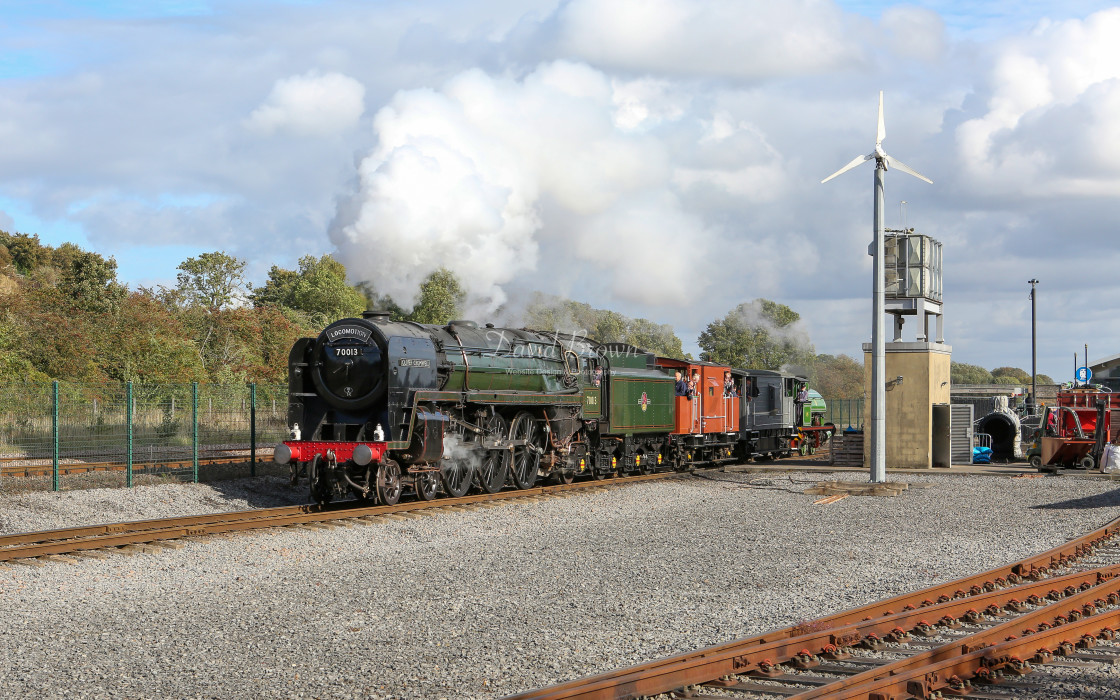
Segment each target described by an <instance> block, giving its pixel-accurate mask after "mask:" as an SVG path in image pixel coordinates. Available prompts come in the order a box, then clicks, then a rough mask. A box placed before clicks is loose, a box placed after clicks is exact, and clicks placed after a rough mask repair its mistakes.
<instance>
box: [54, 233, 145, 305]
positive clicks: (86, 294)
mask: <svg viewBox="0 0 1120 700" xmlns="http://www.w3.org/2000/svg"><path fill="white" fill-rule="evenodd" d="M54 258H55V261H56V263H58V268H59V270H60V271H61V277H60V279H59V282H58V289H59V291H60V292H61V293H62V294H63V295H64V296H65V297H66V298H67V299H69V300H70V301H71V302H72V303H73V305H74V306H75V307H76V308H78V309H80V310H82V311H88V312H90V313H95V314H100V313H113V312H115V311H117V309H119V308H120V304H121V302H122V301H123V300H124V298H125V296H126V295H127V294H128V290H127V289H126V288H125V286H124V285H122V284H120V283H119V282H117V261H116V260H114V259H113V258H109V259H105V258H103V257H102V256H100V255H98V254H97V253H89V252H86V251H84V250H82V249H81V248H78V247H77V246H76V245H74V244H72V243H63V244H62V245H61V246H59V247H58V249H57V250H56V251H55V255H54Z"/></svg>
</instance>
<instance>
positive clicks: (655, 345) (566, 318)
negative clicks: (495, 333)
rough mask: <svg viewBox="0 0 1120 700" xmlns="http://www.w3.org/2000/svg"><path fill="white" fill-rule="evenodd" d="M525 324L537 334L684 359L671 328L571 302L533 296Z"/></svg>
mask: <svg viewBox="0 0 1120 700" xmlns="http://www.w3.org/2000/svg"><path fill="white" fill-rule="evenodd" d="M524 324H525V326H526V327H527V328H535V329H537V330H546V331H561V332H564V333H576V334H579V335H586V336H587V337H588V338H591V339H593V340H597V341H599V342H601V343H629V344H630V345H633V346H635V347H639V348H642V349H643V350H647V351H649V352H652V353H656V354H657V355H660V356H662V357H684V350H683V348H682V344H681V339H680V338H679V337H677V334H676V332H675V331H674V330H673V327H672V326H670V325H668V324H658V323H654V322H653V321H650V320H647V319H644V318H629V317H627V316H624V315H622V314H620V313H618V312H617V311H610V310H607V309H595V308H592V307H591V306H590V305H589V304H584V303H582V302H578V301H572V300H571V299H560V298H557V297H552V296H547V295H543V294H537V295H535V296H534V297H533V301H532V302H531V303H530V304H529V307H528V309H526V312H525V318H524Z"/></svg>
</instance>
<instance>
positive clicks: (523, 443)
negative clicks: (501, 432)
mask: <svg viewBox="0 0 1120 700" xmlns="http://www.w3.org/2000/svg"><path fill="white" fill-rule="evenodd" d="M509 438H510V440H512V441H514V442H515V443H518V444H515V445H514V446H513V459H512V460H511V464H510V467H511V468H510V476H511V477H512V478H513V483H514V485H515V486H517V488H519V489H528V488H532V487H533V486H534V485H535V484H536V483H537V469H538V468H539V466H540V463H541V454H542V453H543V452H544V445H543V443H544V440H545V439H547V436H546V435H545V434H544V432H543V431H542V430H541V429H540V427H539V426H538V425H537V422H536V421H535V420H533V416H532V415H530V414H529V413H528V412H526V411H522V412H521V413H518V414H517V415H516V416H515V417H514V419H513V424H512V425H511V426H510V429H509Z"/></svg>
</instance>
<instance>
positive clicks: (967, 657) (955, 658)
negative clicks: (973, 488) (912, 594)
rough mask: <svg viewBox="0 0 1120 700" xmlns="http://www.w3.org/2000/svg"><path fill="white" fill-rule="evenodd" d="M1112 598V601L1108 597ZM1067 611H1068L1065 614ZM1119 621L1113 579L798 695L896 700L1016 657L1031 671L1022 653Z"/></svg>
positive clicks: (1119, 593) (1119, 598)
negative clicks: (909, 655) (917, 652)
mask: <svg viewBox="0 0 1120 700" xmlns="http://www.w3.org/2000/svg"><path fill="white" fill-rule="evenodd" d="M1106 597H1108V598H1109V600H1108V601H1105V600H1104V599H1105V598H1106ZM1101 603H1106V605H1110V606H1111V607H1110V608H1108V609H1105V610H1101V608H1102V607H1104V606H1101V605H1100V604H1101ZM1063 611H1064V613H1065V614H1061V613H1062V612H1063ZM1055 613H1058V614H1057V615H1055ZM1043 623H1045V626H1043ZM1118 624H1120V580H1116V579H1113V580H1110V581H1107V582H1104V583H1103V584H1102V585H1100V586H1096V587H1093V588H1089V589H1087V590H1084V591H1080V592H1079V593H1076V594H1074V595H1071V596H1069V597H1067V598H1063V599H1060V600H1058V601H1055V602H1054V603H1052V604H1050V605H1047V606H1045V607H1041V608H1038V609H1036V610H1032V611H1030V612H1027V613H1025V614H1023V615H1021V616H1019V617H1015V618H1013V619H1011V620H1008V621H1007V622H1004V623H1002V624H999V625H996V626H993V627H990V628H988V629H986V630H982V631H980V632H977V633H975V634H971V635H969V636H967V637H963V638H961V639H956V640H954V641H953V642H951V643H949V644H944V645H942V646H940V647H937V648H934V649H931V650H929V651H927V652H923V653H920V654H915V655H914V656H911V657H909V658H905V659H899V660H897V661H894V662H891V663H889V664H885V665H883V666H880V667H877V668H874V669H870V670H868V671H864V672H863V673H859V674H856V675H853V676H851V677H849V678H845V679H842V680H840V681H838V682H836V683H830V684H829V685H825V686H820V687H818V688H813V689H812V690H808V691H806V692H804V693H799V694H797V695H794V696H792V697H793V698H796V700H811V699H819V698H836V699H838V700H839V699H841V698H843V699H853V698H866V699H867V700H876V699H878V700H891V699H892V698H906V697H910V696H911V695H914V696H917V697H919V698H928V697H930V696H931V695H932V694H933V693H934V692H935V691H938V690H942V689H944V688H947V687H950V685H951V684H952V682H953V681H952V677H953V676H956V677H957V680H958V681H963V680H964V679H971V678H972V677H974V676H975V675H976V673H977V672H978V671H979V669H980V668H982V667H987V668H1000V667H1001V666H1003V665H1006V664H1009V663H1013V662H1014V663H1015V664H1016V666H1017V668H1016V671H1017V672H1018V673H1023V672H1027V671H1029V667H1024V666H1022V664H1023V663H1024V659H1023V658H1022V657H1020V656H1018V655H1019V654H1020V653H1022V652H1023V651H1024V650H1029V651H1030V653H1031V654H1034V653H1036V652H1037V651H1038V650H1039V649H1046V650H1047V652H1048V653H1050V654H1052V653H1053V652H1052V651H1051V650H1050V649H1049V646H1048V645H1050V644H1055V645H1060V644H1062V643H1065V642H1068V643H1069V644H1070V645H1074V644H1075V643H1076V642H1081V643H1082V644H1085V643H1086V640H1084V639H1083V635H1086V634H1089V635H1091V636H1092V637H1093V638H1094V639H1095V638H1096V637H1098V636H1100V633H1101V632H1102V631H1103V630H1104V629H1105V628H1108V629H1110V630H1111V632H1105V634H1106V635H1108V634H1114V633H1115V628H1114V627H1113V625H1118ZM1094 630H1095V631H1094ZM1109 638H1111V637H1109ZM1075 640H1076V641H1075ZM1029 655H1030V654H1028V656H1029ZM1013 657H1014V658H1013ZM956 689H959V688H956Z"/></svg>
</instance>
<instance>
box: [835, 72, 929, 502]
mask: <svg viewBox="0 0 1120 700" xmlns="http://www.w3.org/2000/svg"><path fill="white" fill-rule="evenodd" d="M886 136H887V128H886V126H885V125H884V123H883V91H882V90H880V91H879V127H878V129H877V130H876V131H875V150H874V151H872V152H871V153H868V154H867V155H865V156H858V157H856V158H855V159H853V160H852V162H850V163H848V164H847V165H845V166H844V167H843V168H840V169H839V170H837V171H836V172H834V173H833V174H831V175H829V176H828V177H826V178H825V179H823V180H821V184H822V185H823V184H824V183H826V182H828V181H829V180H831V179H832V178H834V177H836V176H837V175H841V174H843V173H846V172H848V171H849V170H851V169H852V168H854V167H856V166H857V165H859V164H861V163H864V162H866V161H869V160H874V161H875V213H874V222H873V225H874V229H875V243H874V245H875V265H874V268H875V272H874V274H875V283H874V285H873V288H874V290H875V296H874V303H873V304H872V312H871V313H872V315H873V316H874V319H873V322H872V324H871V387H872V393H871V481H873V482H883V481H886V480H887V466H886V455H887V450H886V439H885V438H886V436H885V433H886V427H887V419H886V416H885V415H884V404H885V403H886V400H887V390H886V384H885V383H884V374H885V369H884V364H885V362H886V348H885V346H884V344H883V314H884V310H885V308H884V307H885V294H884V289H883V284H884V282H883V277H884V270H883V206H884V205H883V177H884V174H885V173H886V172H887V168H888V167H891V168H897V169H898V170H901V171H902V172H904V173H908V174H910V175H913V176H914V177H916V178H918V179H919V180H925V181H926V182H928V183H929V184H931V185H932V184H933V180H930V179H929V178H928V177H926V176H925V175H922V174H920V173H918V172H917V171H915V170H913V169H912V168H911V167H910V166H908V165H906V164H905V163H903V162H901V161H899V160H895V159H894V158H891V157H890V156H889V155H887V154H886V152H885V151H884V150H883V139H884V138H886Z"/></svg>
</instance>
